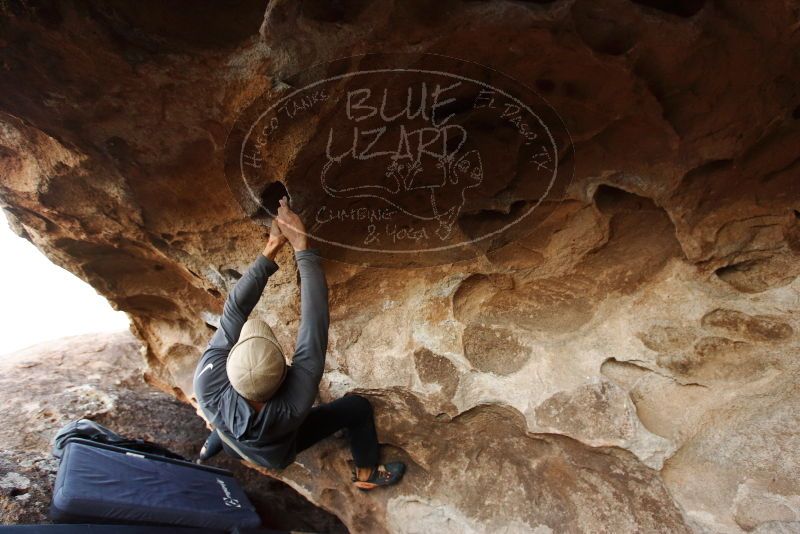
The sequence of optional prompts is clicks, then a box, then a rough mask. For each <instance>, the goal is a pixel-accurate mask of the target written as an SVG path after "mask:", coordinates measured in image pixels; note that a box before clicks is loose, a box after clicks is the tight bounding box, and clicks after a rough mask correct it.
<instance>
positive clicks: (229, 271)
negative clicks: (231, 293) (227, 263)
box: [222, 269, 242, 280]
mask: <svg viewBox="0 0 800 534" xmlns="http://www.w3.org/2000/svg"><path fill="white" fill-rule="evenodd" d="M222 274H224V275H225V276H227V277H229V278H233V279H234V280H238V279H239V278H241V277H242V273H240V272H239V271H237V270H236V269H223V270H222Z"/></svg>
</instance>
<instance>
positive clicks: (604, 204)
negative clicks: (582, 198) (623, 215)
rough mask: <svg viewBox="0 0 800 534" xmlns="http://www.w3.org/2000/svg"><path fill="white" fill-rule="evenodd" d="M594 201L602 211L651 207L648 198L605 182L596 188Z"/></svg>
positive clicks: (634, 209) (635, 209)
mask: <svg viewBox="0 0 800 534" xmlns="http://www.w3.org/2000/svg"><path fill="white" fill-rule="evenodd" d="M594 202H595V204H596V205H597V209H599V210H600V211H602V212H603V213H617V212H620V211H639V210H642V209H647V208H652V202H651V201H650V200H648V199H646V198H644V197H640V196H638V195H635V194H633V193H629V192H627V191H625V190H624V189H619V188H617V187H613V186H610V185H606V184H603V185H601V186H600V187H598V188H597V191H595V194H594Z"/></svg>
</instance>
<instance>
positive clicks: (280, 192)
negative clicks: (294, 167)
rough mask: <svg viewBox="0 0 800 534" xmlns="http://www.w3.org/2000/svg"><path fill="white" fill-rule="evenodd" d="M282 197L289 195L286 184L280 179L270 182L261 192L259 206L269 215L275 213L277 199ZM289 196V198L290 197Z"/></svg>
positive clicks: (276, 211)
mask: <svg viewBox="0 0 800 534" xmlns="http://www.w3.org/2000/svg"><path fill="white" fill-rule="evenodd" d="M283 197H289V191H287V190H286V186H285V185H283V182H281V181H277V182H272V183H271V184H269V185H268V186H267V187H265V188H264V190H263V191H262V192H261V197H260V201H261V206H262V207H263V208H264V209H265V210H266V211H267V213H269V214H270V215H273V214H277V213H278V206H279V204H278V201H279V200H280V199H282V198H283ZM289 198H290V199H291V197H289Z"/></svg>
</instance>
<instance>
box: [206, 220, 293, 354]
mask: <svg viewBox="0 0 800 534" xmlns="http://www.w3.org/2000/svg"><path fill="white" fill-rule="evenodd" d="M284 243H286V237H284V236H283V235H282V234H281V231H280V228H279V227H278V225H277V224H275V223H273V224H272V227H271V228H270V234H269V240H268V241H267V245H266V246H265V247H264V250H263V251H262V252H261V254H259V256H258V258H256V259H255V261H253V263H251V264H250V266H249V267H248V268H247V271H245V273H244V275H243V276H242V277H241V278H240V279H239V281H238V282H236V285H235V286H234V287H233V289H232V290H231V292H230V293H229V294H228V298H227V299H226V300H225V305H224V307H223V310H222V317H221V318H220V321H219V323H220V328H219V330H217V332H216V333H215V334H214V336H213V337H212V338H211V342H210V343H209V346H210V347H215V348H221V349H230V348H231V347H232V346H233V345H234V344H235V343H236V340H237V339H239V333H240V332H241V331H242V326H243V325H244V323H245V321H247V318H248V317H249V315H250V312H252V311H253V308H255V306H256V304H258V301H259V299H260V298H261V294H262V293H263V292H264V287H266V285H267V280H268V279H269V277H270V276H271V275H272V274H273V273H274V272H275V271H277V270H278V265H277V264H276V263H275V261H274V260H275V256H276V255H277V253H278V251H279V250H280V248H281V246H283V244H284Z"/></svg>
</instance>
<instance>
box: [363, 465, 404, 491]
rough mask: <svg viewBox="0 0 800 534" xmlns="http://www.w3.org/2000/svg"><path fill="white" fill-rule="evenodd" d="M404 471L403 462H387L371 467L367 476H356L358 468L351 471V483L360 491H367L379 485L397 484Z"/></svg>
mask: <svg viewBox="0 0 800 534" xmlns="http://www.w3.org/2000/svg"><path fill="white" fill-rule="evenodd" d="M405 472H406V464H404V463H403V462H389V463H388V464H381V465H379V466H378V467H376V468H373V469H372V472H371V473H369V475H368V476H360V477H359V476H358V473H359V470H356V471H354V472H353V484H354V485H355V486H356V487H357V488H358V489H360V490H361V491H369V490H372V489H375V488H377V487H379V486H391V485H392V484H397V483H398V482H400V479H401V478H403V474H404V473H405Z"/></svg>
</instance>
